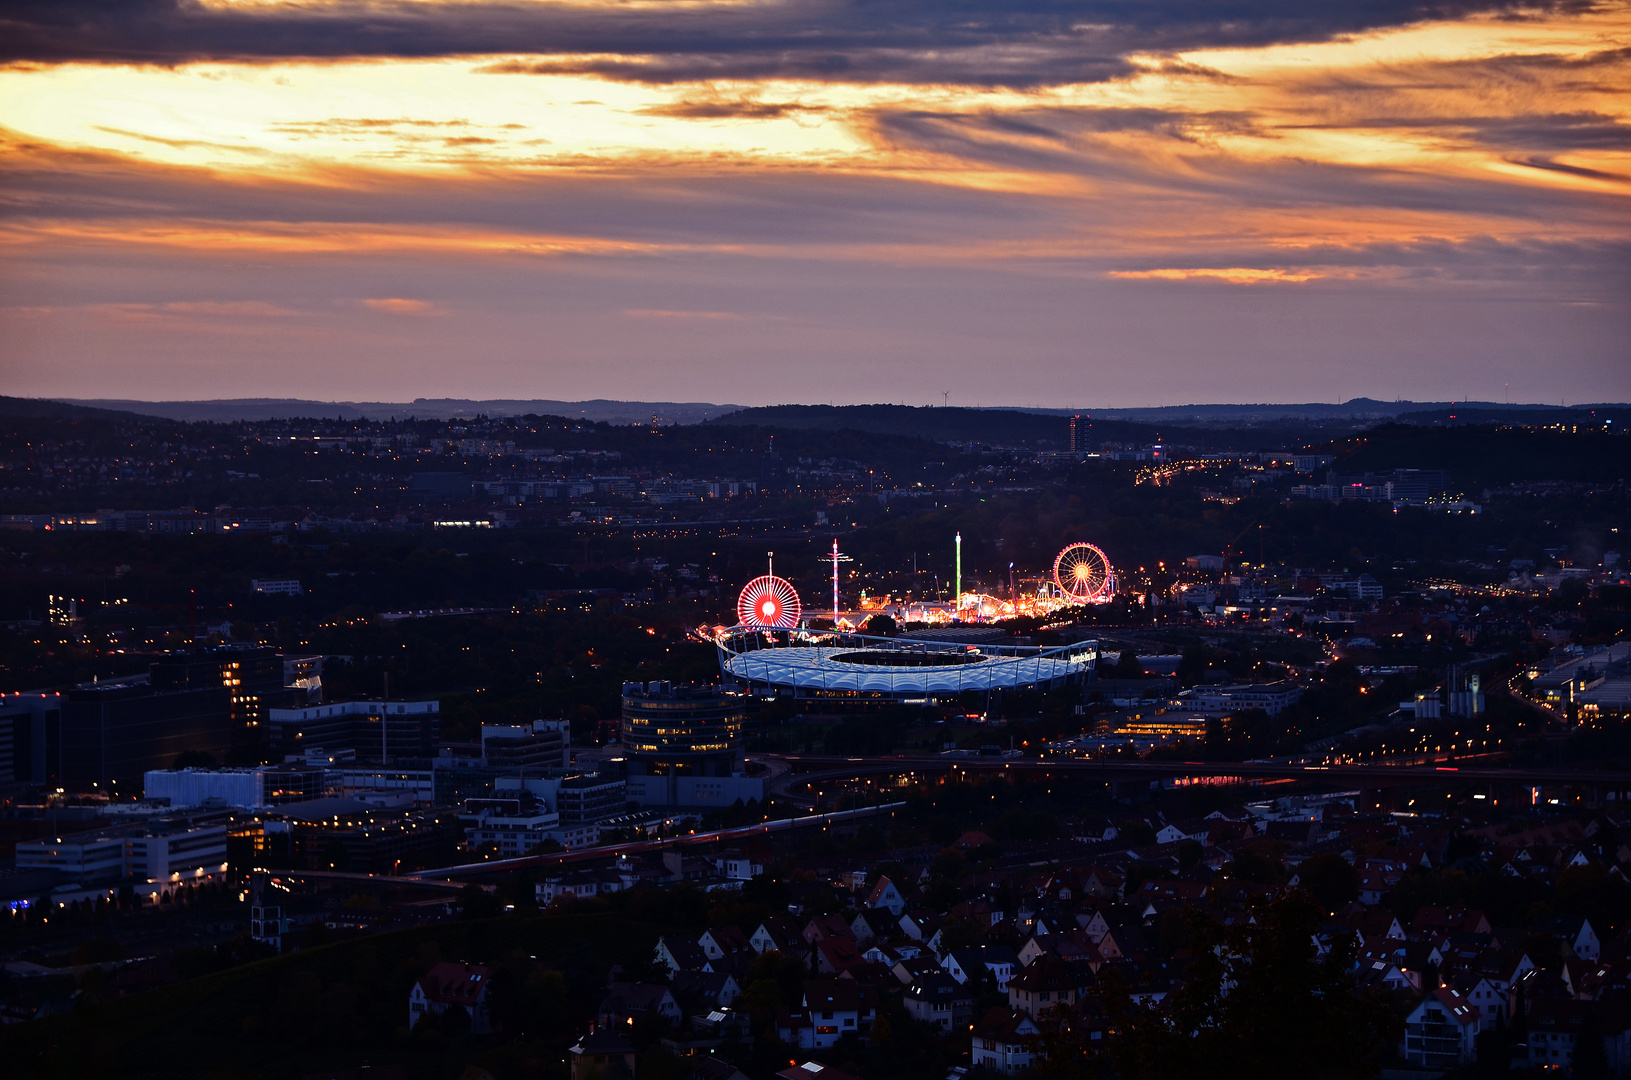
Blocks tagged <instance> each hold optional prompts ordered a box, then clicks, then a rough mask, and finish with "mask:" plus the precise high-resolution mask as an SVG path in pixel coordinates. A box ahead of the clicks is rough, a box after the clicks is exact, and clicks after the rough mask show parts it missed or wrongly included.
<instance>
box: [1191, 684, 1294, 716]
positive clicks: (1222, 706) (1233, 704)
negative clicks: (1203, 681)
mask: <svg viewBox="0 0 1631 1080" xmlns="http://www.w3.org/2000/svg"><path fill="white" fill-rule="evenodd" d="M1302 696H1303V688H1302V687H1300V686H1298V685H1297V684H1296V683H1292V682H1272V683H1246V684H1240V685H1235V686H1197V687H1195V689H1193V690H1185V691H1184V692H1183V693H1182V694H1179V695H1178V697H1177V699H1176V700H1175V701H1174V702H1173V707H1174V708H1178V709H1186V710H1190V711H1193V712H1195V713H1198V714H1200V715H1202V716H1228V715H1229V714H1231V713H1239V712H1245V711H1246V710H1248V709H1262V710H1263V711H1264V712H1266V713H1268V714H1269V715H1270V716H1276V715H1278V714H1279V713H1280V712H1282V711H1283V710H1285V709H1287V708H1289V707H1290V706H1292V705H1295V704H1296V703H1297V702H1299V701H1301V700H1302Z"/></svg>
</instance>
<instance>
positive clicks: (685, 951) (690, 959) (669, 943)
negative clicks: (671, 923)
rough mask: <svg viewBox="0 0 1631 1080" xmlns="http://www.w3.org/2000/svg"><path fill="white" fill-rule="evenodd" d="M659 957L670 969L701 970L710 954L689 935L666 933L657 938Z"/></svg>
mask: <svg viewBox="0 0 1631 1080" xmlns="http://www.w3.org/2000/svg"><path fill="white" fill-rule="evenodd" d="M657 959H658V960H659V961H661V962H662V964H663V965H664V966H665V967H667V968H668V970H669V971H701V970H702V968H703V965H705V964H707V962H708V954H707V953H706V952H704V951H703V949H702V946H701V945H698V944H697V943H696V942H694V941H692V940H691V939H690V938H688V937H681V936H679V935H676V934H665V935H663V936H662V937H660V938H658V939H657Z"/></svg>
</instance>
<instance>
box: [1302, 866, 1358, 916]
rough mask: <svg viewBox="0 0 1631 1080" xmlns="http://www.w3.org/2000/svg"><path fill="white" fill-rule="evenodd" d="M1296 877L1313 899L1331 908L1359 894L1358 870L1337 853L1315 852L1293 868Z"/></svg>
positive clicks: (1327, 908) (1322, 905) (1335, 907)
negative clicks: (1320, 853) (1295, 869)
mask: <svg viewBox="0 0 1631 1080" xmlns="http://www.w3.org/2000/svg"><path fill="white" fill-rule="evenodd" d="M1297 877H1298V880H1299V881H1300V882H1301V883H1302V887H1303V888H1305V889H1307V890H1308V893H1309V895H1310V896H1312V897H1313V898H1314V902H1315V903H1317V904H1319V906H1320V907H1322V908H1324V909H1325V910H1326V911H1335V910H1336V909H1337V908H1339V907H1341V906H1342V905H1343V904H1347V903H1350V902H1352V901H1353V900H1354V899H1355V898H1357V897H1358V896H1359V871H1357V870H1355V869H1354V868H1353V867H1352V866H1350V865H1349V864H1348V860H1347V859H1344V858H1343V857H1342V856H1341V855H1332V854H1325V855H1315V856H1314V857H1313V858H1311V859H1305V860H1304V861H1303V864H1302V865H1301V866H1299V867H1298V868H1297Z"/></svg>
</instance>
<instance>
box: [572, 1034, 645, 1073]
mask: <svg viewBox="0 0 1631 1080" xmlns="http://www.w3.org/2000/svg"><path fill="white" fill-rule="evenodd" d="M570 1053H571V1055H572V1065H571V1075H572V1080H633V1077H634V1044H633V1043H631V1042H629V1041H628V1040H627V1039H625V1038H624V1037H623V1036H622V1035H620V1034H618V1033H617V1032H616V1031H613V1030H610V1029H608V1028H597V1029H595V1030H594V1031H591V1032H589V1034H587V1035H585V1036H584V1037H583V1038H581V1039H579V1040H578V1041H577V1042H576V1043H574V1044H573V1045H572V1048H571V1050H570Z"/></svg>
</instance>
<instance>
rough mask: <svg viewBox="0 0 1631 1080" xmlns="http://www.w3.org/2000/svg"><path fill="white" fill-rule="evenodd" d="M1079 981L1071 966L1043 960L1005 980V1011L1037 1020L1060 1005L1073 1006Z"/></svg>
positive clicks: (1045, 957) (1048, 958)
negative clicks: (1010, 1010)
mask: <svg viewBox="0 0 1631 1080" xmlns="http://www.w3.org/2000/svg"><path fill="white" fill-rule="evenodd" d="M1082 981H1083V980H1082V978H1081V976H1080V975H1079V974H1078V972H1077V970H1076V969H1074V968H1072V966H1071V965H1069V964H1066V963H1064V962H1063V961H1060V960H1055V959H1053V958H1052V957H1047V956H1044V957H1042V958H1041V959H1039V960H1038V961H1037V962H1036V963H1034V964H1032V965H1031V966H1030V967H1028V968H1025V969H1024V970H1023V971H1020V972H1019V973H1017V974H1016V975H1014V977H1013V978H1011V979H1009V980H1008V1007H1009V1008H1010V1009H1012V1010H1014V1011H1016V1012H1022V1013H1024V1014H1025V1015H1026V1016H1029V1017H1030V1018H1031V1019H1032V1020H1039V1019H1041V1018H1042V1017H1044V1016H1046V1015H1047V1014H1048V1013H1050V1012H1053V1011H1054V1010H1055V1009H1057V1008H1059V1007H1060V1006H1061V1005H1063V1006H1067V1007H1068V1006H1071V1005H1074V1004H1076V997H1077V994H1078V993H1079V991H1080V984H1081V982H1082Z"/></svg>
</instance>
